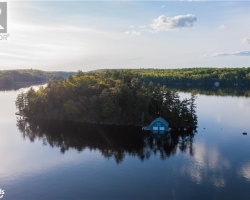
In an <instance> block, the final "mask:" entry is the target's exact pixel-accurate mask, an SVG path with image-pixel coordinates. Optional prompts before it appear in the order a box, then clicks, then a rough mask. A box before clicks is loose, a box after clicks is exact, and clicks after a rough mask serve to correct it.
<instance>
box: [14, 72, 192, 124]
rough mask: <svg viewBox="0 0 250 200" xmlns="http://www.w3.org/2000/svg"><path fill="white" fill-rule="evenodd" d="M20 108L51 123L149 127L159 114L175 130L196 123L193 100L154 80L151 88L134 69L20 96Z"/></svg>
mask: <svg viewBox="0 0 250 200" xmlns="http://www.w3.org/2000/svg"><path fill="white" fill-rule="evenodd" d="M21 100H23V102H25V103H23V102H21ZM23 104H25V106H24V107H23ZM16 105H17V108H18V109H19V110H20V108H21V110H20V112H21V111H22V113H23V114H24V115H25V116H27V117H41V118H47V119H63V120H64V119H66V120H76V121H84V122H92V123H105V124H124V125H143V124H144V125H147V124H148V123H149V122H151V121H152V120H153V119H154V118H155V117H157V116H158V115H159V114H160V115H161V116H162V117H164V118H165V119H167V120H168V121H169V122H170V125H172V126H173V127H187V126H195V125H196V123H197V119H196V115H195V111H194V98H193V99H192V98H191V99H184V100H183V101H181V100H180V99H179V96H178V94H177V93H176V92H175V91H172V90H169V89H167V88H166V87H165V86H162V85H160V84H154V83H153V82H151V83H150V84H149V86H147V85H146V84H145V83H144V82H143V81H142V80H141V79H139V78H138V77H137V76H136V75H135V74H133V73H132V71H130V70H106V71H96V72H91V73H83V72H78V73H77V74H76V75H74V76H70V77H69V78H68V79H66V80H54V81H50V82H49V83H48V85H47V87H45V88H40V89H39V90H38V91H37V92H34V90H33V89H30V90H29V91H28V92H27V93H25V94H23V93H21V94H20V95H19V96H18V97H17V101H16Z"/></svg>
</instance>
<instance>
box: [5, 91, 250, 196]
mask: <svg viewBox="0 0 250 200" xmlns="http://www.w3.org/2000/svg"><path fill="white" fill-rule="evenodd" d="M17 94H18V91H7V92H0V100H1V104H0V111H1V112H0V130H1V131H0V158H1V166H0V189H1V190H0V196H1V193H2V192H3V190H4V194H3V199H11V200H12V199H14V200H15V199H18V200H20V199H21V200H22V199H25V200H27V199H32V200H33V199H249V198H250V189H249V188H250V154H249V153H250V98H246V97H230V96H227V97H220V96H205V95H198V97H197V100H196V104H197V110H196V111H197V116H198V128H197V132H196V133H195V135H194V136H193V137H188V136H187V137H186V136H183V137H179V138H174V139H173V138H172V139H169V138H168V139H167V140H164V141H161V140H160V139H159V140H154V139H152V137H151V136H149V135H143V133H142V132H140V131H137V130H133V129H132V128H126V127H122V130H120V129H119V128H117V127H106V128H105V129H103V130H101V129H100V128H96V127H91V126H90V127H88V128H87V129H86V128H85V127H84V125H83V124H81V125H79V124H76V123H64V124H63V125H61V126H60V125H59V124H58V123H59V122H50V123H47V122H34V123H33V124H30V125H27V124H22V122H18V121H17V117H16V116H15V112H16V110H15V98H16V96H17ZM181 96H188V94H185V93H181ZM17 125H18V126H17ZM243 132H247V133H248V135H243V134H242V133H243ZM126 133H127V135H126ZM133 133H134V134H133ZM74 134H75V135H74ZM118 135H119V136H118Z"/></svg>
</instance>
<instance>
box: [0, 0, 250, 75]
mask: <svg viewBox="0 0 250 200" xmlns="http://www.w3.org/2000/svg"><path fill="white" fill-rule="evenodd" d="M7 7H8V21H7V24H8V34H9V36H8V39H7V40H0V70H3V69H21V68H25V69H29V68H33V69H41V70H47V71H59V70H62V71H77V70H82V71H89V70H94V69H103V68H105V69H106V68H164V69H165V68H166V69H168V68H187V67H250V1H226V0H224V1H185V0H184V1H126V0H123V1H7Z"/></svg>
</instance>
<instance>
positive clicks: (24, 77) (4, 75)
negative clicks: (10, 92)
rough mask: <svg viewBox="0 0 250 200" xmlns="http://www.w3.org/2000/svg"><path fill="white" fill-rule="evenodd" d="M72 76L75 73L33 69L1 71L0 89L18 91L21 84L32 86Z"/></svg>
mask: <svg viewBox="0 0 250 200" xmlns="http://www.w3.org/2000/svg"><path fill="white" fill-rule="evenodd" d="M73 74H75V72H63V71H59V72H53V71H52V72H46V71H41V70H35V69H18V70H1V71H0V89H12V88H14V89H15V88H17V89H18V88H20V87H22V85H23V84H27V85H32V84H36V83H43V82H47V81H49V80H60V79H64V78H67V77H68V76H70V75H73ZM18 86H20V87H18Z"/></svg>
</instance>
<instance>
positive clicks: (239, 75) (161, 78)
mask: <svg viewBox="0 0 250 200" xmlns="http://www.w3.org/2000/svg"><path fill="white" fill-rule="evenodd" d="M103 71H112V70H97V71H93V72H90V73H93V74H96V73H100V74H102V73H104V72H103ZM128 71H130V72H131V73H133V74H134V75H135V76H136V78H138V79H140V80H142V81H143V82H145V83H146V84H148V83H150V82H151V81H152V82H153V83H155V84H157V83H159V84H161V85H166V86H191V85H196V86H203V87H211V86H215V85H216V84H215V83H216V82H218V83H219V85H218V86H220V87H233V86H242V87H250V68H249V67H248V68H182V69H133V70H128Z"/></svg>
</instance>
